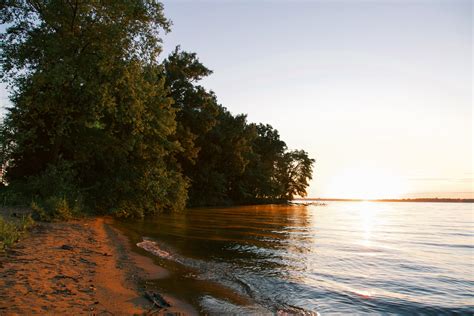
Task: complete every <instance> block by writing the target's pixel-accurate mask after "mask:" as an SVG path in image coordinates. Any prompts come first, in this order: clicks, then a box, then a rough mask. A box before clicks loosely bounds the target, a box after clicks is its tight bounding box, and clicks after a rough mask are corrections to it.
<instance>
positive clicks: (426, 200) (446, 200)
mask: <svg viewBox="0 0 474 316" xmlns="http://www.w3.org/2000/svg"><path fill="white" fill-rule="evenodd" d="M294 201H334V202H415V203H423V202H424V203H474V199H453V198H413V199H331V198H304V199H303V198H299V199H294Z"/></svg>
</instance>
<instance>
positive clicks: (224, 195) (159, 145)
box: [0, 0, 314, 218]
mask: <svg viewBox="0 0 474 316" xmlns="http://www.w3.org/2000/svg"><path fill="white" fill-rule="evenodd" d="M0 17H1V23H2V24H3V25H4V29H5V31H4V32H3V33H2V34H1V44H0V45H1V46H0V49H1V51H0V56H1V77H2V80H3V81H4V82H7V83H8V84H9V87H10V89H11V96H10V100H11V102H12V106H11V107H10V108H9V109H8V111H7V114H6V115H5V117H4V119H3V122H2V125H1V140H0V145H1V163H2V173H1V175H2V179H1V180H2V188H1V201H2V203H4V204H19V203H20V204H30V203H31V205H32V207H33V208H34V209H35V210H36V211H38V213H39V214H41V215H42V216H43V217H46V218H47V217H52V216H56V217H57V216H59V217H61V216H62V217H66V216H69V215H70V214H74V213H81V212H88V211H93V212H97V213H102V214H115V215H117V216H123V217H143V216H146V215H152V214H155V213H157V212H159V211H163V210H164V211H167V210H171V211H172V210H179V209H183V208H184V207H186V206H191V207H194V206H212V205H230V204H242V203H256V202H267V201H272V202H274V201H286V200H290V199H292V198H293V196H295V195H299V196H305V195H306V188H307V186H308V181H309V180H310V179H311V177H312V165H313V163H314V160H313V159H311V158H309V157H308V154H307V153H306V152H305V151H303V150H292V151H290V150H288V148H287V146H286V144H285V142H284V141H282V140H281V139H280V136H279V134H278V131H277V130H275V129H274V128H272V127H271V126H270V125H267V124H253V123H249V122H247V119H246V116H245V115H233V114H231V112H229V111H228V110H227V109H226V108H225V107H224V106H222V105H221V104H219V103H218V102H217V98H216V95H215V94H214V93H213V92H212V91H209V90H206V89H205V88H204V87H203V86H201V85H199V83H198V82H199V80H201V79H202V78H204V77H206V76H209V75H210V74H211V73H212V72H211V70H209V69H208V68H206V66H204V65H203V64H202V63H201V62H200V61H199V59H198V57H197V56H196V54H194V53H190V52H186V51H182V50H181V49H180V48H179V47H177V48H176V49H175V50H174V51H173V52H172V53H171V54H170V55H169V56H166V57H165V58H161V56H160V54H161V51H162V41H161V38H160V36H161V34H162V33H165V32H169V31H170V26H171V23H170V21H169V20H168V19H167V18H166V17H165V16H164V13H163V6H162V4H161V3H159V2H157V1H153V0H136V1H129V0H114V1H92V0H89V1H87V0H84V1H53V0H50V1H28V0H7V1H4V2H3V5H2V7H1V8H0ZM242 93H244V92H242Z"/></svg>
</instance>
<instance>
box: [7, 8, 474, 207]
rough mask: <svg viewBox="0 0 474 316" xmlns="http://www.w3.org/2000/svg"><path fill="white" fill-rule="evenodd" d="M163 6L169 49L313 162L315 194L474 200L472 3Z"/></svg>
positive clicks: (223, 97) (232, 104) (230, 104)
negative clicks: (200, 67) (195, 61)
mask: <svg viewBox="0 0 474 316" xmlns="http://www.w3.org/2000/svg"><path fill="white" fill-rule="evenodd" d="M164 6H165V15H166V16H167V17H168V18H170V19H171V20H172V22H173V27H172V32H171V33H169V34H167V35H165V36H164V44H163V45H164V54H165V55H166V54H167V53H169V52H170V51H172V50H173V49H174V47H175V46H176V45H181V48H182V49H184V50H187V51H192V52H196V53H197V54H198V56H199V58H200V60H201V61H202V62H203V63H204V64H205V65H206V66H207V67H208V68H210V69H212V70H213V71H214V73H213V74H212V75H211V76H210V77H208V78H206V79H204V80H203V81H202V82H201V83H202V84H203V85H204V86H205V87H206V88H208V89H210V90H213V91H214V92H215V93H216V95H217V98H218V101H219V103H221V104H222V105H223V106H225V107H227V108H228V109H229V110H230V111H231V112H232V113H234V114H238V113H246V114H247V115H248V121H249V122H264V123H269V124H271V125H272V126H273V127H274V128H276V129H277V130H278V131H279V132H280V135H281V138H282V139H283V140H284V141H285V142H286V143H287V145H288V147H289V148H290V149H304V150H306V151H307V152H308V153H309V155H310V156H311V157H312V158H314V159H316V164H315V168H314V178H313V180H312V181H311V184H310V187H309V189H308V196H309V197H339V198H398V197H464V198H469V197H474V193H473V191H474V187H473V185H474V184H473V177H474V174H473V148H474V143H473V138H474V135H473V129H472V124H473V112H472V89H473V63H472V45H473V24H472V18H473V4H472V2H471V1H460V0H449V1H448V0H442V1H436V0H429V1H428V0H425V1H410V0H398V1H388V0H387V1H385V0H380V1H357V0H351V1H349V0H347V1H342V0H335V1H329V0H326V1H289V0H288V1H276V0H275V1H259V0H255V1H237V0H235V1H227V0H224V1H217V0H215V1H199V0H194V1H176V0H175V1H164ZM6 95H7V92H6V90H5V86H0V102H1V105H2V106H5V105H6V104H7V103H8V101H7V97H6Z"/></svg>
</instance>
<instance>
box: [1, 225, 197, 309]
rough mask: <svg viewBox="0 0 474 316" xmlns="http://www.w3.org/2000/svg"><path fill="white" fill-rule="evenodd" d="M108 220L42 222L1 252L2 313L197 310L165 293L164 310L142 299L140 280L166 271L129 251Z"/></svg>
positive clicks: (151, 277)
mask: <svg viewBox="0 0 474 316" xmlns="http://www.w3.org/2000/svg"><path fill="white" fill-rule="evenodd" d="M110 223H111V220H110V219H107V218H91V219H84V220H80V221H71V222H63V223H40V224H38V225H37V226H35V227H34V228H33V229H32V230H31V231H30V233H29V234H28V236H27V237H25V238H23V239H22V240H21V241H20V242H19V243H18V244H16V245H15V246H14V247H13V248H12V249H11V250H9V251H8V252H7V253H5V254H0V315H31V314H38V315H53V314H54V315H134V314H138V315H143V314H145V315H150V314H153V315H192V314H196V311H195V310H194V309H193V308H192V307H191V306H190V305H188V304H186V303H184V302H181V301H179V300H177V299H176V298H173V297H171V296H167V295H163V297H164V298H165V299H166V300H167V301H168V302H169V303H170V305H171V307H163V308H158V307H156V306H154V305H153V304H152V303H151V302H150V301H149V300H147V299H146V298H145V290H146V289H145V288H143V286H142V285H140V284H143V283H144V282H141V281H142V280H146V279H159V278H162V277H165V276H166V275H167V273H168V272H167V271H166V270H165V269H163V268H160V267H158V266H156V265H154V264H153V262H152V261H151V259H150V258H147V257H143V256H140V255H138V254H135V253H133V252H132V251H131V250H130V249H131V248H130V245H129V242H128V240H127V238H126V237H125V236H123V235H122V234H121V233H120V232H119V231H118V230H117V229H115V228H113V227H112V226H111V225H110ZM161 294H162V293H161Z"/></svg>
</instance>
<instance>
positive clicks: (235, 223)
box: [120, 202, 474, 315]
mask: <svg viewBox="0 0 474 316" xmlns="http://www.w3.org/2000/svg"><path fill="white" fill-rule="evenodd" d="M120 227H121V229H123V230H124V231H125V232H126V233H127V235H128V236H129V237H130V238H131V239H132V241H133V242H134V244H136V243H138V244H139V246H140V247H141V248H140V247H136V249H135V250H136V251H138V252H140V253H141V254H146V255H148V256H151V257H153V258H154V260H155V262H156V264H158V265H160V266H163V267H165V268H166V269H168V270H169V271H170V272H171V273H170V276H169V277H168V278H165V279H161V280H156V281H155V282H154V284H155V286H156V287H157V288H159V289H160V290H161V291H163V292H165V293H169V294H172V295H175V296H176V297H178V298H181V299H183V300H184V301H187V302H189V303H191V304H193V305H194V306H195V307H196V308H197V309H198V310H199V311H200V312H202V313H205V314H211V315H212V314H215V315H222V314H259V315H260V314H283V315H284V314H307V315H311V314H316V313H320V314H322V315H325V314H336V313H341V314H346V313H352V314H364V313H367V314H369V313H371V314H374V313H377V314H379V313H396V314H414V313H418V314H453V313H460V314H464V313H466V314H473V313H474V210H473V204H463V203H459V204H458V203H376V202H328V203H327V205H326V206H316V205H310V206H300V205H298V206H277V205H261V206H244V207H228V208H206V209H191V210H188V211H186V212H182V213H174V214H169V215H162V216H161V217H160V218H159V219H158V220H156V221H147V222H140V223H134V224H120ZM143 248H145V249H147V250H145V249H143Z"/></svg>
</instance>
